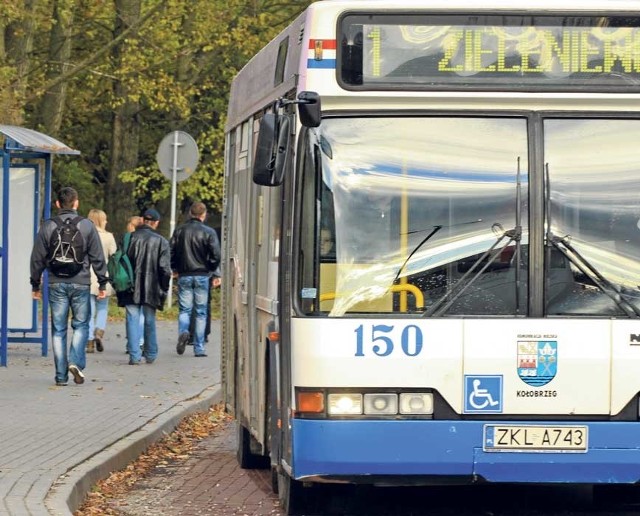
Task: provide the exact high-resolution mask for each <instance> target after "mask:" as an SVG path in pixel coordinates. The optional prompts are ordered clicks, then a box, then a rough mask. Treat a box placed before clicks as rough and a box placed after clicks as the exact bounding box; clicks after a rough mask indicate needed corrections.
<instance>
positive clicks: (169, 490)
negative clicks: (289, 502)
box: [110, 421, 284, 516]
mask: <svg viewBox="0 0 640 516" xmlns="http://www.w3.org/2000/svg"><path fill="white" fill-rule="evenodd" d="M236 435H237V432H236V426H235V423H234V422H232V421H227V422H225V423H223V424H222V425H221V427H220V428H219V429H217V430H216V431H215V433H214V434H212V435H211V436H210V437H208V438H206V439H204V440H203V441H201V442H200V443H198V445H197V446H196V448H195V450H194V452H193V454H192V455H191V456H190V457H189V458H188V459H187V460H186V461H175V462H173V463H169V464H161V465H158V466H156V467H155V468H154V470H153V471H152V472H150V473H149V475H147V476H146V477H145V478H143V479H141V480H140V481H138V482H137V483H136V484H135V487H134V489H133V490H132V491H130V492H129V493H127V494H126V495H125V496H123V497H121V498H118V499H116V500H114V501H112V502H111V503H110V506H111V507H112V508H114V509H117V510H118V511H119V512H120V513H122V514H123V515H127V516H158V515H160V514H161V515H162V516H202V515H215V516H237V515H243V516H281V515H283V514H284V513H283V512H282V510H281V508H280V504H279V502H278V495H276V494H274V493H273V492H272V490H271V483H270V482H271V477H270V473H269V471H268V470H243V469H240V466H238V461H237V460H236Z"/></svg>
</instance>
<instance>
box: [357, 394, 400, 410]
mask: <svg viewBox="0 0 640 516" xmlns="http://www.w3.org/2000/svg"><path fill="white" fill-rule="evenodd" d="M364 413H365V414H381V415H389V414H397V413H398V395H397V394H396V393H387V392H385V393H373V394H365V395H364Z"/></svg>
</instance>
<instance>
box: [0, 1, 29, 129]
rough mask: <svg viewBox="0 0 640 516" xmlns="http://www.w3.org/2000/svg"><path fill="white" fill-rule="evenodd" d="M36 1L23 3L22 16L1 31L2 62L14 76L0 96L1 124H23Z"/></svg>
mask: <svg viewBox="0 0 640 516" xmlns="http://www.w3.org/2000/svg"><path fill="white" fill-rule="evenodd" d="M35 4H36V0H25V1H24V5H23V11H24V15H23V16H22V18H21V19H20V20H19V21H14V22H11V23H9V24H8V25H7V26H6V29H5V34H4V35H5V45H6V48H5V51H6V58H7V59H6V61H4V62H5V63H9V64H10V65H11V66H13V67H14V70H15V76H14V78H13V81H12V83H11V85H10V87H9V88H8V89H7V90H6V91H3V92H2V94H1V99H2V104H1V106H2V108H3V113H2V119H3V122H4V123H5V124H15V125H21V124H22V123H23V121H24V98H25V94H26V90H27V84H28V79H27V77H28V74H29V69H30V66H31V60H30V57H31V51H32V50H33V32H34V28H35Z"/></svg>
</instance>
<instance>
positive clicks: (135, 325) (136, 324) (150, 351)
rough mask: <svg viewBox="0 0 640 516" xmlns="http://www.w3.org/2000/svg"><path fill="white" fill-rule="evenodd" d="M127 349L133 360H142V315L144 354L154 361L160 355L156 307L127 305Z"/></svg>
mask: <svg viewBox="0 0 640 516" xmlns="http://www.w3.org/2000/svg"><path fill="white" fill-rule="evenodd" d="M125 309H126V311H127V351H128V352H129V360H130V361H131V362H140V360H141V359H142V351H141V350H140V340H141V338H142V335H140V316H144V356H145V358H146V359H147V361H149V362H152V361H153V360H155V359H156V357H157V356H158V338H157V335H156V309H155V308H154V307H152V306H149V305H127V306H125Z"/></svg>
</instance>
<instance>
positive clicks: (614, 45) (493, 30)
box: [371, 27, 640, 75]
mask: <svg viewBox="0 0 640 516" xmlns="http://www.w3.org/2000/svg"><path fill="white" fill-rule="evenodd" d="M371 32H372V37H374V38H375V37H376V34H378V33H379V31H378V30H373V31H371ZM440 45H441V48H442V54H443V55H442V58H441V59H440V60H439V61H438V71H439V72H453V73H465V72H472V73H475V72H489V73H491V72H500V73H517V74H522V73H541V74H546V75H570V74H573V73H603V72H604V73H611V72H622V73H625V74H637V73H638V72H640V31H638V29H617V30H615V31H614V32H612V33H607V32H605V31H603V30H602V29H581V28H579V29H565V30H561V29H556V30H551V29H540V28H533V27H530V28H527V29H519V30H518V31H513V30H511V31H508V32H507V31H505V30H504V29H503V28H502V27H480V28H463V27H450V28H449V30H448V31H447V36H446V37H445V38H443V40H442V41H441V42H440ZM507 62H511V64H510V65H507ZM377 71H378V72H379V69H378V70H377Z"/></svg>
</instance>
